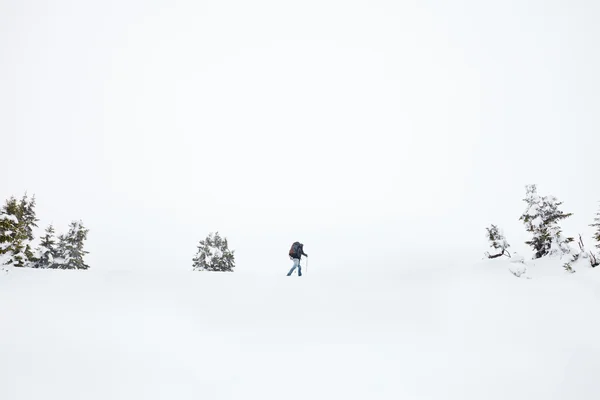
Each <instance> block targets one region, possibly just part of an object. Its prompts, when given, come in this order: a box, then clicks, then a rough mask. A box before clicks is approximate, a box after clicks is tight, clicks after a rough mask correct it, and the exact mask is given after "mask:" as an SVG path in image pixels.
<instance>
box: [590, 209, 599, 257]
mask: <svg viewBox="0 0 600 400" xmlns="http://www.w3.org/2000/svg"><path fill="white" fill-rule="evenodd" d="M590 226H591V227H593V228H596V232H594V240H596V248H598V249H600V209H599V210H598V211H597V212H596V216H595V217H594V223H593V224H590Z"/></svg>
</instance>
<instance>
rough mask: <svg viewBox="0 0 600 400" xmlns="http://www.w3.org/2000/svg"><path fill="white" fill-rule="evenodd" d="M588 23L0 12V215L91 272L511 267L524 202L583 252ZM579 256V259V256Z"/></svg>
mask: <svg viewBox="0 0 600 400" xmlns="http://www.w3.org/2000/svg"><path fill="white" fill-rule="evenodd" d="M599 20H600V3H598V2H596V1H583V0H580V1H577V0H575V1H573V0H570V1H566V0H565V1H527V2H524V1H506V0H504V1H493V2H492V1H475V0H473V1H452V2H446V1H416V0H415V1H373V0H370V1H347V0H346V1H331V0H319V1H313V0H308V1H306V0H305V1H296V2H290V1H286V2H282V1H264V0H258V1H253V2H249V1H223V0H221V1H191V0H190V1H166V0H165V1H133V0H120V1H96V2H89V1H88V2H81V1H64V0H56V1H53V2H45V1H27V0H20V1H7V0H0V135H1V137H0V147H1V151H0V154H1V163H2V166H1V167H2V168H1V171H2V172H1V175H0V199H1V200H2V201H4V200H5V199H6V198H8V197H9V196H10V195H15V196H21V195H22V194H23V192H24V191H26V190H27V191H28V192H29V193H30V194H32V193H35V194H36V196H37V198H38V207H37V211H38V217H39V218H40V220H41V221H40V229H39V231H38V236H39V234H41V233H42V230H43V228H44V227H45V226H46V225H47V224H48V223H50V222H53V223H54V224H55V225H56V226H57V228H58V229H59V230H65V229H66V227H67V225H68V222H69V221H70V220H72V219H79V218H81V219H82V220H83V222H84V224H85V225H87V226H88V227H89V228H90V235H89V240H88V250H89V251H90V252H91V254H90V255H89V256H88V259H87V261H88V263H89V264H90V265H92V267H93V268H106V269H108V268H111V269H121V268H127V269H131V268H165V269H190V268H191V259H192V257H193V255H194V253H195V250H196V248H195V246H196V243H197V241H198V240H200V239H202V238H204V237H205V236H206V234H208V233H209V232H211V231H216V230H218V231H220V232H221V233H222V234H223V235H224V236H226V237H228V239H229V241H230V245H231V247H232V248H234V249H235V250H236V260H237V266H238V269H239V270H241V269H246V270H248V269H261V270H265V271H267V270H269V271H273V272H274V273H282V272H284V271H285V270H286V269H287V268H288V267H289V266H290V265H289V264H290V262H289V260H288V259H287V258H286V253H287V251H288V249H289V246H290V244H291V242H293V241H295V240H300V241H302V242H303V243H305V246H306V247H305V250H306V252H307V253H308V254H310V255H311V259H310V261H311V266H312V265H314V268H333V267H336V266H337V267H343V266H348V265H351V264H352V265H355V266H358V265H364V266H368V265H369V264H374V263H377V264H384V265H389V267H390V268H395V267H400V266H402V261H403V260H404V259H406V258H407V257H410V256H412V255H415V254H417V253H419V252H421V251H423V250H425V251H426V252H427V253H426V254H427V255H428V257H438V258H439V257H440V256H441V255H444V254H448V250H449V249H452V250H454V251H464V252H467V253H466V254H469V255H472V256H473V257H480V256H481V254H482V252H483V251H484V250H486V242H485V237H484V228H485V226H487V225H488V224H489V223H491V222H493V223H496V224H499V225H500V226H501V227H503V228H504V230H505V232H506V233H507V236H508V240H509V242H511V243H512V244H513V247H515V248H517V249H518V250H521V248H522V249H523V250H525V248H524V247H523V245H522V241H523V240H525V238H526V237H527V236H526V233H525V232H524V229H523V227H522V224H521V223H520V222H519V221H518V217H519V215H520V213H521V212H522V211H523V210H524V203H523V202H522V201H521V199H522V198H523V197H524V193H525V189H524V185H525V184H527V183H537V184H538V187H539V190H540V192H541V194H554V195H556V196H558V197H559V199H561V200H563V201H564V202H565V204H564V209H565V211H571V212H574V213H575V216H574V217H573V218H572V219H571V220H570V221H568V222H567V223H565V225H564V226H565V231H566V233H568V234H571V235H575V234H577V233H578V232H582V233H585V234H589V232H590V231H589V228H588V227H587V224H589V223H590V222H591V220H592V219H593V214H594V212H595V210H596V207H597V200H600V187H599V186H598V185H597V175H596V176H594V172H595V170H596V169H597V165H598V161H597V157H598V150H599V149H600V134H599V128H600V113H599V112H598V110H599V109H600V78H599V75H598V71H600V52H598V43H599V39H600V28H598V23H597V22H598V21H599ZM588 246H591V243H589V244H588Z"/></svg>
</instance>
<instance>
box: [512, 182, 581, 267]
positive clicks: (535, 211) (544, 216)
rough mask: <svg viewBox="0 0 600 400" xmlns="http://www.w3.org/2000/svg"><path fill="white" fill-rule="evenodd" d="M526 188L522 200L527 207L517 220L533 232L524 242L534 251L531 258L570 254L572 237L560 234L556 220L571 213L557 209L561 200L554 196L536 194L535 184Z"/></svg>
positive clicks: (528, 230)
mask: <svg viewBox="0 0 600 400" xmlns="http://www.w3.org/2000/svg"><path fill="white" fill-rule="evenodd" d="M526 190H527V194H526V196H525V199H523V201H525V202H526V203H527V209H526V210H525V212H524V213H523V215H521V217H520V218H519V220H520V221H523V223H524V224H525V228H526V229H527V232H531V233H532V234H533V238H532V239H531V240H528V241H526V242H525V243H526V244H528V245H530V246H531V247H532V248H533V250H534V251H535V255H534V257H533V258H534V259H536V258H541V257H543V256H545V255H554V254H561V255H562V254H570V253H571V249H570V247H569V243H571V242H572V241H573V238H572V237H565V236H563V235H562V230H561V229H560V226H559V225H558V222H559V221H560V220H563V219H565V218H568V217H570V216H571V215H573V214H571V213H564V212H563V211H561V210H559V209H558V207H559V206H560V205H562V202H559V201H558V199H557V198H556V197H554V196H540V195H538V194H537V187H536V185H527V186H526Z"/></svg>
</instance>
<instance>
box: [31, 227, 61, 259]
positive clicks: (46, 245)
mask: <svg viewBox="0 0 600 400" xmlns="http://www.w3.org/2000/svg"><path fill="white" fill-rule="evenodd" d="M37 253H38V255H37V261H36V262H35V263H34V264H33V268H50V267H52V264H54V259H55V258H56V240H55V238H54V227H53V226H52V225H50V226H48V227H47V228H46V234H45V235H44V236H42V239H41V243H40V246H39V247H38V250H37Z"/></svg>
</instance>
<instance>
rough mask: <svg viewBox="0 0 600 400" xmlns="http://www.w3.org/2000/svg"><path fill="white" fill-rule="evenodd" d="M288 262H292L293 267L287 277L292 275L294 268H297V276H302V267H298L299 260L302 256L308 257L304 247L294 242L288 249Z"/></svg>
mask: <svg viewBox="0 0 600 400" xmlns="http://www.w3.org/2000/svg"><path fill="white" fill-rule="evenodd" d="M289 254H290V260H292V261H294V266H293V267H292V269H290V272H288V274H287V276H290V275H292V273H293V272H294V270H295V269H296V267H298V276H302V267H301V266H300V258H301V257H302V256H305V257H308V254H306V253H305V252H304V245H303V244H302V243H300V242H294V243H293V244H292V247H291V248H290V253H289Z"/></svg>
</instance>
